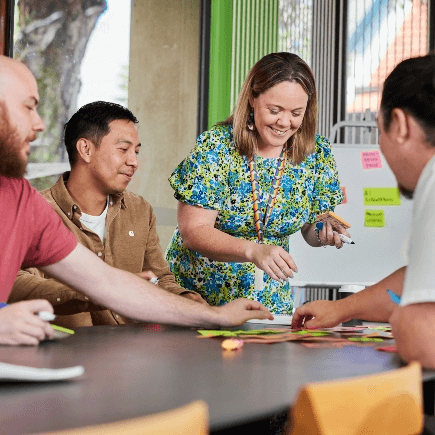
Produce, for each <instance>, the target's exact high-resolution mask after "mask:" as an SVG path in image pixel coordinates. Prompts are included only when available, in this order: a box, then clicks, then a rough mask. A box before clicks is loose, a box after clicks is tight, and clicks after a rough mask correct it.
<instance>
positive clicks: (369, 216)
mask: <svg viewBox="0 0 435 435" xmlns="http://www.w3.org/2000/svg"><path fill="white" fill-rule="evenodd" d="M364 226H365V227H385V213H384V210H366V211H365V213H364Z"/></svg>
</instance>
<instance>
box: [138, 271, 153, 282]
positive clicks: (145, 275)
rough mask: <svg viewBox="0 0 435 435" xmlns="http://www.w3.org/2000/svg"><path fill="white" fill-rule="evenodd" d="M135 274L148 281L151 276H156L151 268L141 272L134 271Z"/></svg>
mask: <svg viewBox="0 0 435 435" xmlns="http://www.w3.org/2000/svg"><path fill="white" fill-rule="evenodd" d="M136 275H137V276H140V277H141V278H143V279H146V280H147V281H149V280H150V279H152V278H157V275H156V274H155V273H154V272H151V270H144V271H143V272H139V273H136Z"/></svg>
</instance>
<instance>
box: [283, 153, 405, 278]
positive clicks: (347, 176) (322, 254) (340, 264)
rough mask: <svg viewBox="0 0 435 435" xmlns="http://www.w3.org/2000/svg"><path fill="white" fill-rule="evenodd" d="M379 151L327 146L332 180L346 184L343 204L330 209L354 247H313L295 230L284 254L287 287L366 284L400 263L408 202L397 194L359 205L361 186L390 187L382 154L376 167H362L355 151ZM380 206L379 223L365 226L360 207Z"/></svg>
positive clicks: (391, 180) (391, 177) (393, 182)
mask: <svg viewBox="0 0 435 435" xmlns="http://www.w3.org/2000/svg"><path fill="white" fill-rule="evenodd" d="M373 149H379V148H378V147H374V146H373V145H368V146H367V147H363V146H362V145H358V146H346V145H333V146H332V152H333V154H334V157H335V161H336V163H337V170H338V178H339V180H340V184H341V186H343V187H345V188H346V195H347V203H346V204H340V205H338V206H337V207H336V208H335V213H337V214H338V215H339V216H340V217H342V218H343V219H344V220H345V221H347V222H349V224H350V225H351V228H350V229H349V230H348V231H349V233H350V234H351V236H352V240H353V241H354V242H355V245H348V244H344V246H343V248H342V249H336V248H334V247H333V246H328V247H326V248H313V247H312V246H309V245H308V244H307V243H306V242H305V240H304V239H303V237H302V235H301V232H300V231H298V232H297V233H295V234H293V235H292V236H290V254H291V256H292V257H293V259H294V260H295V262H296V265H297V267H298V273H297V274H294V279H292V280H291V285H292V286H305V285H308V286H309V285H312V286H339V285H343V284H362V285H371V284H374V283H376V282H378V281H380V280H381V279H382V278H385V277H386V276H387V275H389V274H390V273H392V272H393V271H394V270H396V269H398V268H400V267H402V266H404V265H405V264H406V249H407V238H408V234H409V229H410V222H411V210H412V201H411V200H407V199H405V198H403V197H401V205H400V206H372V205H371V206H364V200H363V188H365V187H396V186H397V182H396V179H395V177H394V174H393V173H392V171H391V169H390V168H389V166H388V164H387V162H386V160H385V158H384V156H383V155H382V153H380V154H381V160H382V168H380V169H369V170H364V169H363V167H362V162H361V152H362V151H371V150H373ZM366 209H367V210H384V213H385V226H384V227H382V228H378V227H365V226H364V212H365V210H366Z"/></svg>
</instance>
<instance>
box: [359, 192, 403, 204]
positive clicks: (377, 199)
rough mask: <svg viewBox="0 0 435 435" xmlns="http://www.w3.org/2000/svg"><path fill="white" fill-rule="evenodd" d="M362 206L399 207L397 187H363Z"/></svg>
mask: <svg viewBox="0 0 435 435" xmlns="http://www.w3.org/2000/svg"><path fill="white" fill-rule="evenodd" d="M363 195H364V205H382V206H384V205H400V204H401V200H400V193H399V189H398V188H397V187H364V189H363Z"/></svg>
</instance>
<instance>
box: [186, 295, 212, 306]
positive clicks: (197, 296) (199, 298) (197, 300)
mask: <svg viewBox="0 0 435 435" xmlns="http://www.w3.org/2000/svg"><path fill="white" fill-rule="evenodd" d="M181 296H183V298H187V299H190V300H192V301H195V302H199V303H201V304H204V305H208V303H207V301H206V300H205V299H203V298H202V297H201V295H198V294H196V293H181Z"/></svg>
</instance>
